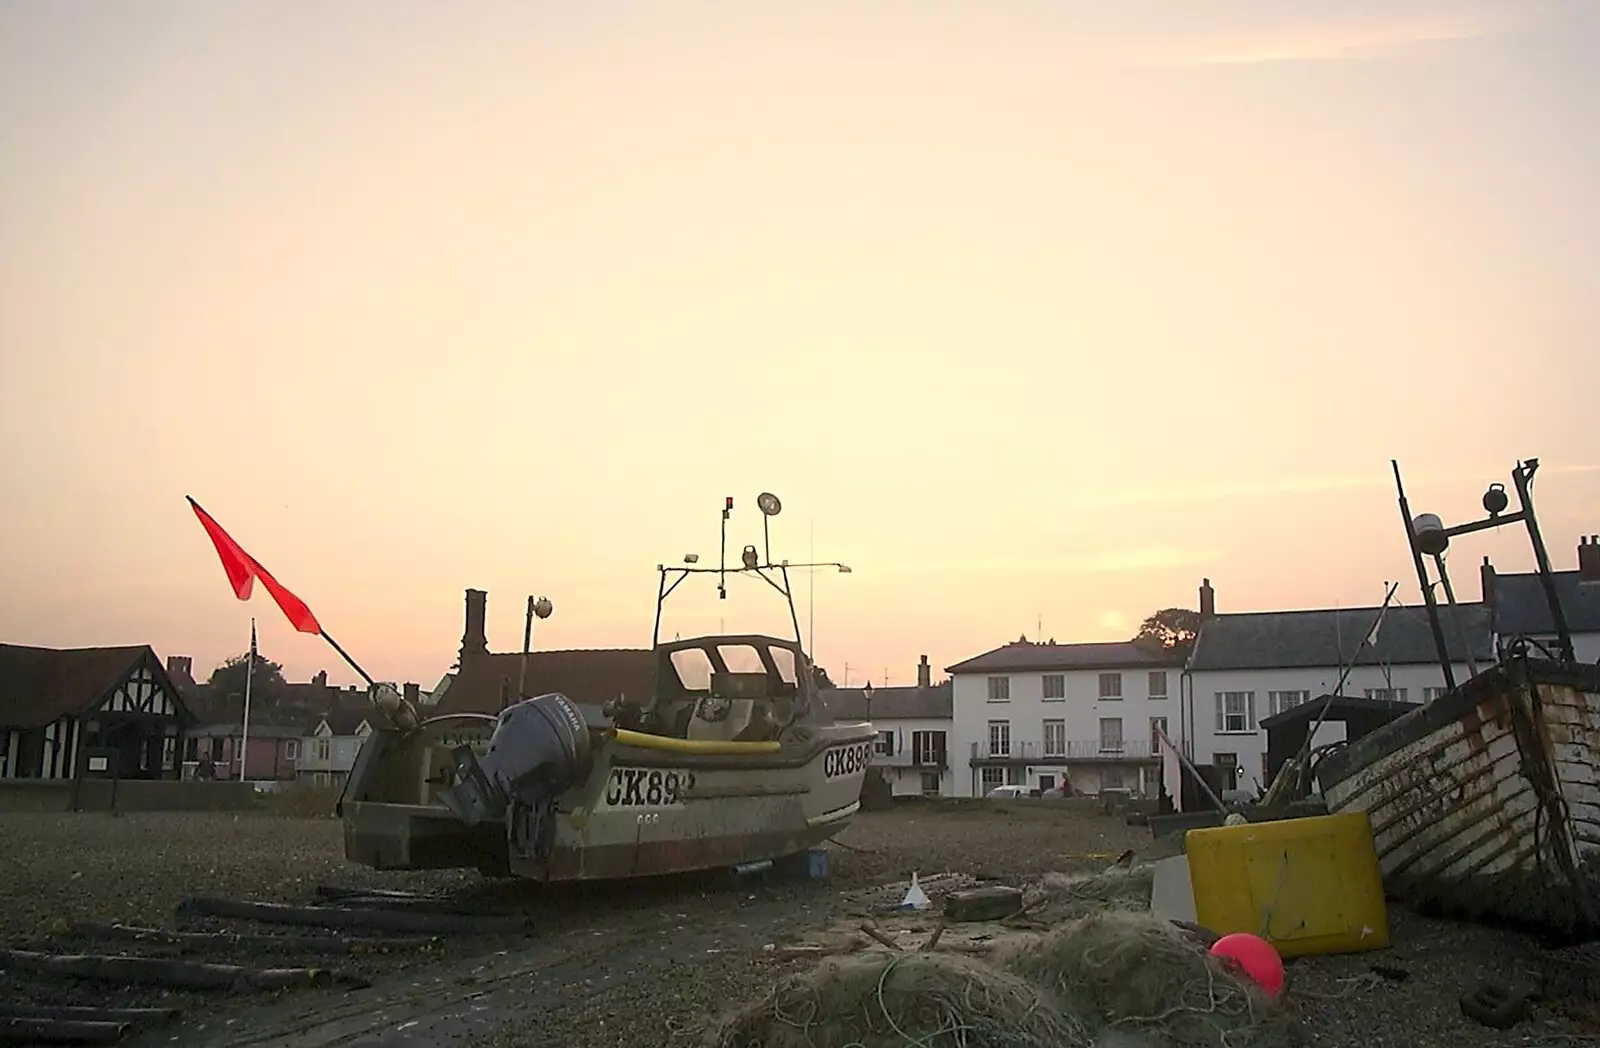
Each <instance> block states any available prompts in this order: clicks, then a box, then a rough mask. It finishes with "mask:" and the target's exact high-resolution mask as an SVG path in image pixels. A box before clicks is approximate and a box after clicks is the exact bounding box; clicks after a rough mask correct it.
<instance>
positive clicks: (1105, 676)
mask: <svg viewBox="0 0 1600 1048" xmlns="http://www.w3.org/2000/svg"><path fill="white" fill-rule="evenodd" d="M1108 684H1109V685H1113V686H1115V688H1116V690H1115V691H1107V690H1106V686H1107V685H1108ZM1100 701H1101V702H1121V701H1122V673H1121V672H1120V671H1118V672H1115V673H1102V674H1100Z"/></svg>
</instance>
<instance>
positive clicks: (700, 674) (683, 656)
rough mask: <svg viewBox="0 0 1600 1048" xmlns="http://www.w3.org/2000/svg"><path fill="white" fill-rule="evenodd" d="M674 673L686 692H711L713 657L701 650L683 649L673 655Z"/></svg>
mask: <svg viewBox="0 0 1600 1048" xmlns="http://www.w3.org/2000/svg"><path fill="white" fill-rule="evenodd" d="M672 672H674V673H676V674H677V675H678V682H679V683H680V684H682V685H683V690H684V691H710V690H711V657H710V656H709V655H707V654H706V653H705V652H704V651H702V650H701V649H699V648H682V649H680V650H678V651H675V652H673V653H672Z"/></svg>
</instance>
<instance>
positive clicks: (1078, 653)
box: [945, 640, 1183, 673]
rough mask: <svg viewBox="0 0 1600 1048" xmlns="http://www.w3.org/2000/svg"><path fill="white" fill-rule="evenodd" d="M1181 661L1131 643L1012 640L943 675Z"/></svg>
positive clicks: (1175, 665) (1126, 666)
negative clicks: (1068, 642)
mask: <svg viewBox="0 0 1600 1048" xmlns="http://www.w3.org/2000/svg"><path fill="white" fill-rule="evenodd" d="M1182 665H1183V660H1182V659H1181V658H1179V657H1178V656H1176V655H1174V654H1173V653H1172V652H1170V651H1166V650H1163V649H1161V648H1157V647H1154V646H1151V645H1147V644H1144V643H1140V642H1137V641H1131V640H1114V641H1103V642H1096V643H1090V644H1054V643H1051V644H1035V643H1032V642H1029V641H1012V642H1011V643H1010V644H1006V645H1004V646H1002V647H999V648H995V649H993V650H992V651H986V652H984V653H983V654H982V655H976V656H974V657H972V658H970V659H967V660H966V661H965V662H958V663H956V664H955V665H954V666H946V667H945V672H946V673H1028V672H1032V671H1050V670H1120V669H1143V668H1149V669H1161V668H1163V667H1169V668H1173V669H1176V668H1178V667H1181V666H1182Z"/></svg>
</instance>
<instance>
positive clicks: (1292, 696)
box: [1267, 691, 1311, 716]
mask: <svg viewBox="0 0 1600 1048" xmlns="http://www.w3.org/2000/svg"><path fill="white" fill-rule="evenodd" d="M1310 701H1311V693H1310V692H1309V691H1269V692H1267V715H1268V716H1274V715H1276V714H1279V713H1283V712H1284V711H1285V710H1292V709H1294V708H1295V707H1296V706H1302V705H1304V704H1306V703H1308V702H1310Z"/></svg>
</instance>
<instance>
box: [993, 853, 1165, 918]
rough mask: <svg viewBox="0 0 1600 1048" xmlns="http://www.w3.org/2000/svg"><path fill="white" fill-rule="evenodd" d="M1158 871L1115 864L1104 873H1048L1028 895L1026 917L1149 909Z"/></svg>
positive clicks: (1084, 914)
mask: <svg viewBox="0 0 1600 1048" xmlns="http://www.w3.org/2000/svg"><path fill="white" fill-rule="evenodd" d="M1154 883H1155V872H1154V871H1153V870H1152V869H1151V868H1150V867H1148V866H1136V867H1127V866H1113V867H1111V868H1110V869H1108V870H1104V871H1102V872H1100V873H1088V874H1077V875H1072V874H1065V873H1047V874H1045V875H1044V877H1043V879H1041V880H1040V881H1039V883H1038V884H1036V885H1034V886H1033V887H1032V888H1030V889H1029V890H1028V892H1027V894H1026V905H1025V906H1024V908H1023V916H1024V917H1025V918H1027V919H1028V920H1029V921H1030V922H1033V923H1043V924H1051V925H1054V924H1059V923H1060V922H1062V921H1067V920H1072V919H1074V918H1078V917H1087V916H1089V915H1090V914H1095V913H1104V912H1106V911H1108V910H1129V911H1146V912H1147V911H1149V909H1150V889H1151V887H1152V886H1153V885H1154Z"/></svg>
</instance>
